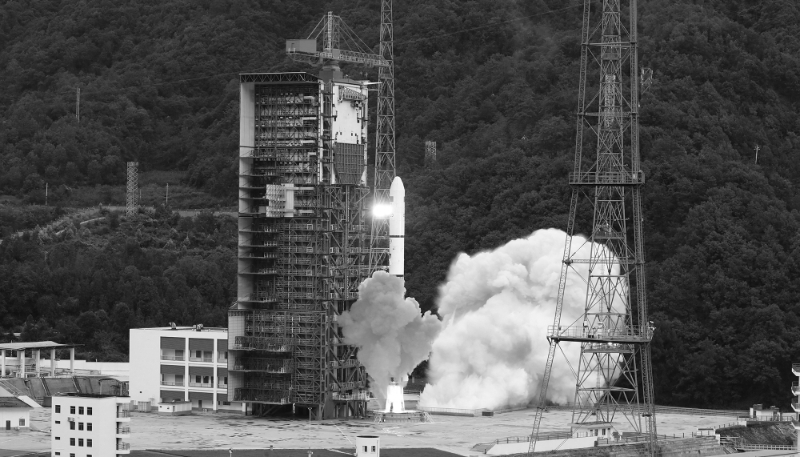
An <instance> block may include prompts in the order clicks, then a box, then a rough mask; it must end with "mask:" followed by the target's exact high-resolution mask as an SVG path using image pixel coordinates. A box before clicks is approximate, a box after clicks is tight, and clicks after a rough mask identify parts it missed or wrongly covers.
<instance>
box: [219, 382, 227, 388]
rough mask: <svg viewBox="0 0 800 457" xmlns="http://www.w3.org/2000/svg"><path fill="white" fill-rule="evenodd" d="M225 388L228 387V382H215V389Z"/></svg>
mask: <svg viewBox="0 0 800 457" xmlns="http://www.w3.org/2000/svg"><path fill="white" fill-rule="evenodd" d="M227 388H228V384H226V383H224V382H221V383H219V384H217V389H227Z"/></svg>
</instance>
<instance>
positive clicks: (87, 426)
mask: <svg viewBox="0 0 800 457" xmlns="http://www.w3.org/2000/svg"><path fill="white" fill-rule="evenodd" d="M86 431H87V432H91V431H92V423H91V422H88V423H87V424H86Z"/></svg>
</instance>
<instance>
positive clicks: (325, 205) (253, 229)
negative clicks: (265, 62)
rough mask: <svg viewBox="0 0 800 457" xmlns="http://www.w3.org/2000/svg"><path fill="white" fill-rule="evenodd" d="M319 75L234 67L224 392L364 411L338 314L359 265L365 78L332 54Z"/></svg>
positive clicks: (269, 406) (246, 398) (365, 235)
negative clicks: (234, 172)
mask: <svg viewBox="0 0 800 457" xmlns="http://www.w3.org/2000/svg"><path fill="white" fill-rule="evenodd" d="M322 75H323V76H322V77H317V76H314V75H311V74H308V73H249V74H242V75H240V87H241V104H240V149H239V243H238V244H239V248H238V281H237V282H238V300H237V301H236V303H235V304H234V305H233V306H232V307H231V309H230V310H229V313H228V332H229V338H228V349H229V351H230V353H231V356H230V357H229V362H228V371H229V381H228V395H229V397H228V398H231V399H233V401H243V402H247V403H248V407H249V409H251V411H252V412H253V413H254V414H267V413H269V412H270V411H272V410H274V409H276V408H278V407H281V405H284V406H285V405H291V406H292V407H294V408H295V410H296V409H297V408H302V409H303V410H304V409H306V408H308V411H309V416H310V417H313V418H316V419H322V418H332V417H349V416H362V415H364V414H365V413H366V399H367V397H366V391H365V389H366V374H365V372H364V369H363V367H362V366H361V365H360V363H359V362H358V360H357V359H356V357H355V348H353V347H350V346H347V345H344V344H343V343H342V341H341V335H340V332H339V329H338V326H337V324H336V320H337V316H338V315H339V314H340V313H341V312H343V311H345V310H347V309H349V307H350V305H351V304H352V303H353V302H354V301H355V299H356V298H357V292H358V285H359V284H360V283H361V282H362V281H363V280H364V279H365V278H366V276H367V273H368V271H367V270H368V263H369V227H368V226H367V223H366V220H365V217H364V202H365V200H366V198H367V195H368V193H369V188H368V186H367V173H366V158H367V156H366V154H367V149H366V145H367V141H366V135H367V120H368V119H367V85H366V81H353V80H350V79H347V78H344V77H342V74H341V72H340V71H339V70H338V66H336V65H329V66H327V67H326V69H325V70H323V72H322Z"/></svg>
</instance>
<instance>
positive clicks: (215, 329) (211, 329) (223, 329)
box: [131, 327, 228, 333]
mask: <svg viewBox="0 0 800 457" xmlns="http://www.w3.org/2000/svg"><path fill="white" fill-rule="evenodd" d="M131 330H155V331H159V332H163V331H175V332H223V333H228V328H227V327H203V328H202V329H199V330H198V329H197V328H195V327H175V328H172V327H143V328H133V329H131Z"/></svg>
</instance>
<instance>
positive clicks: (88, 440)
mask: <svg viewBox="0 0 800 457" xmlns="http://www.w3.org/2000/svg"><path fill="white" fill-rule="evenodd" d="M86 447H92V439H91V438H89V439H87V440H86Z"/></svg>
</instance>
